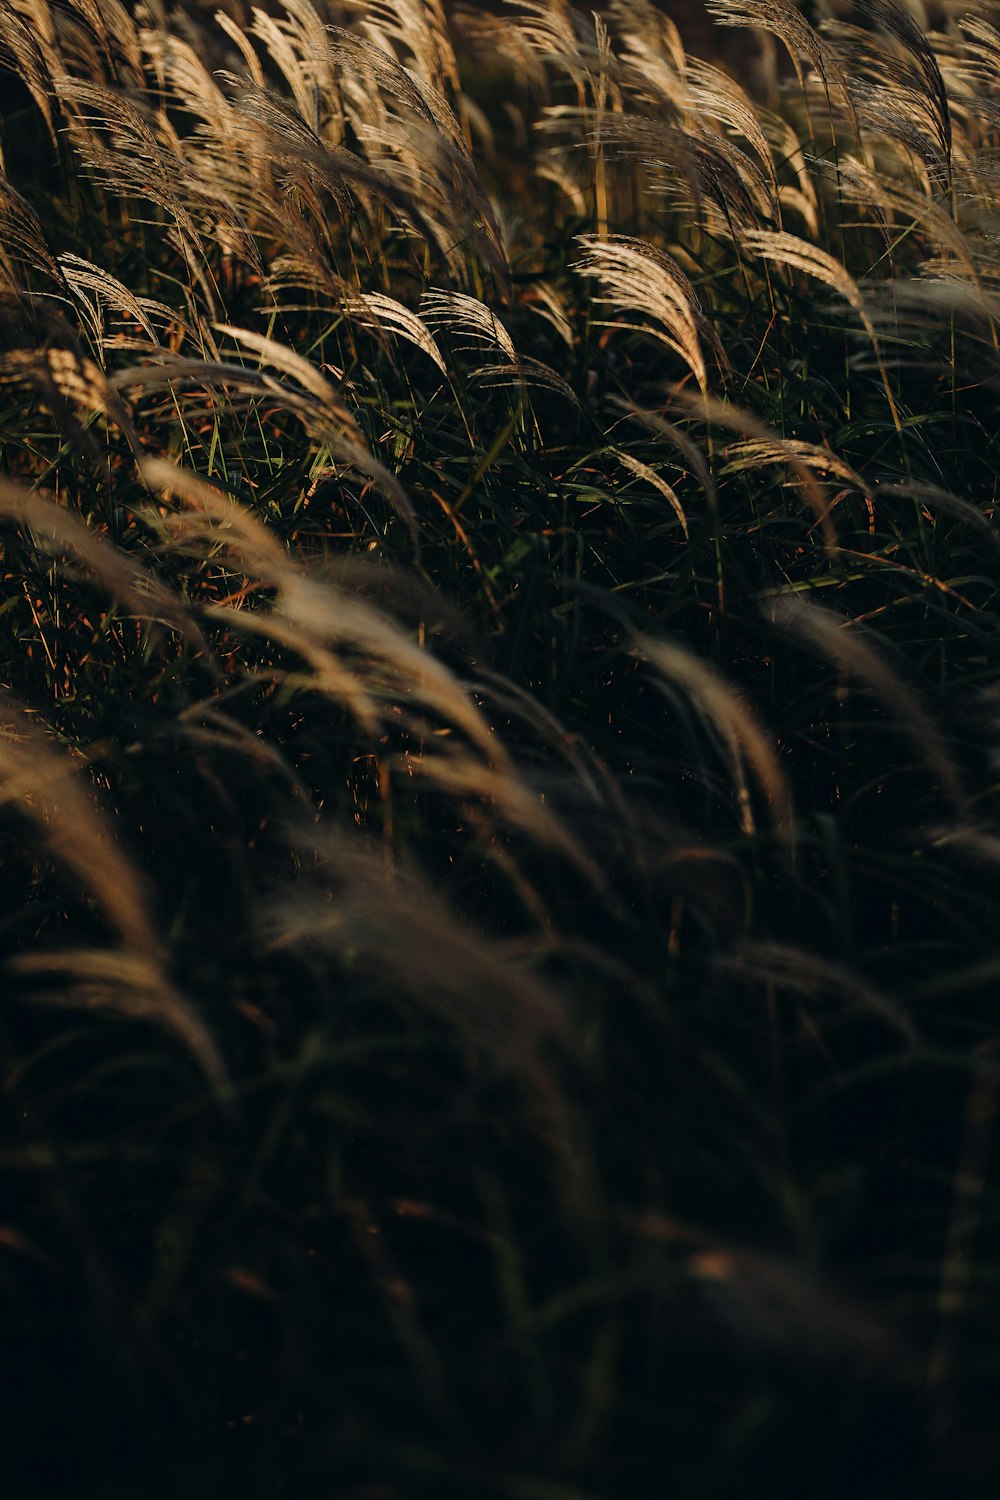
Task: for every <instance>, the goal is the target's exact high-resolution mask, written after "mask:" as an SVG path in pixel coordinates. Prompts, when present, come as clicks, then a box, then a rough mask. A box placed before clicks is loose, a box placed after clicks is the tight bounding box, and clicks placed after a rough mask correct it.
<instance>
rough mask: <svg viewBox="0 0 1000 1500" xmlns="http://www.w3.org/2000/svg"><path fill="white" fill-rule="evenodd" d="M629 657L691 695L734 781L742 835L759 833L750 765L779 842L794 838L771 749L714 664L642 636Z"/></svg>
mask: <svg viewBox="0 0 1000 1500" xmlns="http://www.w3.org/2000/svg"><path fill="white" fill-rule="evenodd" d="M633 654H634V655H636V656H638V657H640V658H641V659H642V660H644V661H647V662H648V663H649V665H650V666H651V667H652V668H653V669H654V670H655V671H656V672H658V673H659V674H660V675H661V676H662V677H663V678H664V680H665V681H666V682H667V683H670V684H673V685H674V686H676V687H677V688H679V689H680V690H681V692H683V693H685V694H686V695H687V696H688V697H690V698H691V700H692V702H693V703H695V704H696V706H697V707H698V708H699V710H700V711H701V713H702V714H703V716H704V719H705V722H706V724H707V725H709V726H710V728H711V729H712V730H713V732H714V733H715V734H716V735H717V736H718V738H719V740H720V742H721V744H722V746H723V747H724V749H725V752H726V755H727V758H728V760H729V763H730V768H731V770H732V774H733V779H734V781H735V783H736V790H737V796H738V800H739V808H740V824H741V827H742V829H743V832H744V833H746V834H754V833H756V831H757V828H756V823H755V821H754V816H753V806H752V803H751V798H750V789H749V786H748V785H747V779H746V775H745V771H744V767H745V766H749V767H750V769H751V770H752V771H753V773H754V775H755V777H756V778H757V781H758V783H759V785H760V787H761V790H762V791H763V792H764V795H765V797H766V798H767V801H768V803H769V804H770V807H771V810H772V813H773V816H774V820H775V825H776V828H777V831H778V832H779V833H780V834H781V835H782V837H783V838H786V839H790V838H792V837H793V833H794V824H795V816H794V811H793V807H792V798H791V792H790V791H789V788H788V783H787V782H786V780H785V777H784V776H783V775H782V773H781V770H780V768H779V766H778V762H777V759H776V757H775V753H774V749H773V747H772V745H771V744H770V742H769V740H768V738H767V736H766V735H765V733H764V731H763V730H762V729H761V728H760V726H759V724H758V723H757V720H756V718H755V717H754V715H753V713H752V712H751V710H750V708H749V705H748V704H747V703H745V702H744V700H743V699H742V698H741V697H740V696H739V694H738V693H736V692H734V690H733V689H732V688H731V687H730V686H729V684H728V683H727V682H725V681H724V679H723V678H722V677H721V676H720V675H719V673H718V672H717V671H716V670H715V668H714V667H713V666H711V665H710V664H709V663H708V662H706V661H702V660H700V659H699V658H698V657H696V656H694V655H692V653H691V652H689V651H686V650H684V649H682V648H681V647H680V646H676V645H674V644H672V643H671V642H668V641H663V640H653V639H652V638H651V637H649V636H644V637H641V638H640V639H639V640H638V641H637V642H636V644H635V646H634V647H633Z"/></svg>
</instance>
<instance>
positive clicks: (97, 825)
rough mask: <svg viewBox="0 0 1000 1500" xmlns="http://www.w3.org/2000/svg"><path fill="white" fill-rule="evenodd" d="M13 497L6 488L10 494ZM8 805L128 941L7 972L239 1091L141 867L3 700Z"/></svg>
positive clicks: (32, 961)
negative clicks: (37, 981)
mask: <svg viewBox="0 0 1000 1500" xmlns="http://www.w3.org/2000/svg"><path fill="white" fill-rule="evenodd" d="M7 497H8V490H7V487H4V490H3V498H7ZM0 806H7V807H13V808H15V809H16V811H17V812H18V813H19V814H20V815H21V816H22V817H24V818H27V819H28V820H29V822H31V823H32V824H34V826H35V827H36V828H37V830H38V832H39V833H40V835H41V838H42V840H43V842H44V843H45V844H46V845H47V846H48V848H49V850H50V851H51V853H52V855H53V856H54V858H55V859H56V860H57V861H58V862H59V864H61V865H63V866H64V867H65V868H66V869H68V870H69V871H71V873H72V874H73V875H74V877H75V878H76V879H77V880H78V881H79V882H80V884H81V886H82V887H83V889H84V890H85V891H86V892H87V893H88V895H89V896H90V898H91V900H93V902H94V903H95V904H96V906H97V907H98V909H99V911H100V912H101V915H102V916H103V918H104V920H105V921H106V922H107V923H108V925H109V927H110V928H111V929H112V931H114V932H115V933H116V934H117V937H118V940H119V943H120V945H121V946H120V948H117V949H112V950H109V951H105V950H100V949H86V950H82V949H72V950H69V951H61V952H53V953H42V952H38V953H22V954H20V955H18V956H17V957H16V958H14V959H11V960H9V961H8V964H7V969H8V973H14V974H20V975H24V976H25V977H28V976H30V977H32V978H39V977H41V976H51V977H53V978H56V977H58V978H59V979H61V981H62V982H61V983H60V984H59V985H58V987H57V988H54V989H52V990H48V991H41V992H36V991H34V990H32V999H33V1001H35V1002H36V1003H41V1004H45V1003H48V1004H53V1005H59V1006H69V1007H71V1008H77V1007H82V1008H90V1007H92V1006H96V1007H99V1008H101V1009H108V1010H112V1011H117V1012H119V1013H120V1014H122V1015H125V1016H128V1017H131V1018H134V1019H136V1020H145V1021H150V1022H153V1023H154V1024H157V1025H160V1026H162V1027H164V1028H165V1029H166V1030H167V1031H170V1032H173V1033H174V1034H175V1035H176V1036H177V1037H178V1038H179V1039H180V1040H181V1041H182V1042H183V1043H184V1045H185V1046H186V1047H187V1048H188V1049H189V1050H190V1052H191V1054H192V1056H193V1057H194V1058H195V1059H196V1060H197V1062H198V1063H199V1065H200V1066H201V1068H202V1069H203V1071H204V1073H205V1074H206V1076H207V1078H208V1079H209V1080H210V1082H211V1083H212V1085H213V1087H214V1088H215V1089H216V1091H217V1092H218V1093H219V1095H220V1096H221V1097H229V1096H231V1092H232V1090H231V1085H230V1083H229V1080H228V1077H227V1074H226V1069H225V1066H224V1064H223V1062H222V1059H221V1058H220V1056H219V1053H218V1051H217V1049H216V1047H215V1043H214V1042H213V1041H212V1038H211V1036H210V1035H209V1033H208V1031H207V1030H206V1028H205V1026H204V1024H203V1023H202V1021H201V1019H200V1018H199V1017H198V1015H197V1014H196V1012H195V1011H194V1010H193V1008H192V1007H191V1006H190V1004H189V1003H188V1002H187V1001H186V1000H185V999H184V998H183V997H182V996H181V995H179V994H178V993H177V992H176V990H174V988H173V987H172V985H171V984H170V982H169V980H168V978H167V975H166V972H165V967H164V965H165V955H164V951H163V947H162V944H161V942H160V940H159V938H158V936H157V934H156V932H155V929H154V927H153V923H152V919H151V916H150V912H149V908H148V902H147V898H146V894H145V891H144V888H143V887H144V883H143V880H142V877H141V875H140V873H139V871H138V870H137V869H136V867H135V866H134V865H133V864H132V862H131V861H130V860H129V859H127V858H126V856H125V855H124V854H123V852H122V851H121V849H120V848H119V847H118V845H117V843H116V842H115V841H114V839H113V838H112V837H111V835H110V833H109V830H108V826H107V824H106V822H105V820H104V818H103V817H102V816H101V815H100V813H99V812H98V810H97V808H96V807H95V805H94V804H93V802H92V801H91V799H90V797H89V796H88V794H87V792H86V791H85V790H84V788H83V787H82V786H81V784H80V780H79V777H78V775H77V767H75V766H73V765H71V764H70V762H69V760H68V758H67V757H65V756H62V755H58V754H56V753H55V752H54V751H53V750H52V749H51V748H50V746H49V744H48V743H47V742H46V740H45V738H44V737H43V736H42V734H41V733H40V732H39V730H38V728H37V720H36V719H33V718H29V716H28V715H27V714H26V713H25V712H24V710H23V709H21V708H20V707H19V706H18V705H17V704H15V703H12V702H11V701H9V700H0Z"/></svg>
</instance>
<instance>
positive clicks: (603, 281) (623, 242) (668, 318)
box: [573, 235, 728, 394]
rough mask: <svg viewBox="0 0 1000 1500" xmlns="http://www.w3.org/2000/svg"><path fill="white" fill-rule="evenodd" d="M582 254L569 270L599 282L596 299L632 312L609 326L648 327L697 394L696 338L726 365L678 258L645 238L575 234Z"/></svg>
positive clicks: (701, 383) (702, 370) (700, 359)
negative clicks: (679, 362) (693, 382)
mask: <svg viewBox="0 0 1000 1500" xmlns="http://www.w3.org/2000/svg"><path fill="white" fill-rule="evenodd" d="M577 243H578V244H579V245H581V246H582V248H583V258H582V259H581V260H579V261H577V262H576V263H575V264H574V266H573V270H575V271H576V272H577V273H578V274H579V275H580V276H585V277H588V278H589V279H591V280H595V281H597V282H599V283H600V285H601V287H602V288H603V292H602V295H601V296H600V297H598V298H597V300H598V301H600V302H602V303H605V304H606V305H607V306H610V307H611V308H612V309H613V310H614V311H615V312H616V313H622V312H624V313H637V314H639V316H640V321H639V322H638V323H633V322H624V321H622V320H619V319H616V320H615V321H613V322H609V323H606V324H605V325H604V326H605V327H608V328H618V327H622V328H630V329H633V330H634V331H636V332H639V333H648V334H650V335H652V337H653V338H655V339H658V340H659V342H660V343H661V344H664V345H665V346H666V347H667V348H668V349H670V350H671V351H672V352H673V353H674V354H676V355H677V356H678V357H679V358H680V359H681V360H682V361H683V362H684V364H685V365H686V366H687V368H688V369H689V370H690V371H691V374H692V375H693V376H694V378H695V380H696V381H697V383H698V388H699V390H700V391H701V392H702V394H706V393H707V390H708V372H707V370H706V367H705V359H704V355H703V354H702V351H701V341H702V340H704V341H705V342H706V343H707V344H708V345H709V347H710V348H711V349H712V352H713V354H714V355H715V356H716V359H717V361H718V363H719V366H720V368H721V369H723V370H725V369H726V368H727V365H728V361H727V359H726V355H725V351H724V350H723V349H722V346H721V344H720V343H719V340H718V338H717V336H716V334H715V333H714V330H713V329H712V327H711V325H710V324H709V323H708V322H707V320H706V319H705V318H704V317H703V316H702V314H701V308H700V306H699V303H698V298H697V295H696V293H695V290H694V287H693V286H692V285H691V283H690V281H689V280H688V278H687V277H686V276H685V275H684V272H683V271H682V270H681V268H680V266H678V264H677V262H676V261H675V260H673V259H671V257H670V256H669V255H666V254H665V253H664V252H663V251H661V250H657V249H656V248H655V247H654V246H653V245H651V244H650V243H649V242H648V241H647V240H637V239H630V238H629V237H627V236H625V235H613V236H612V237H611V238H609V239H602V238H599V237H598V236H596V235H580V236H578V240H577Z"/></svg>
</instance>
